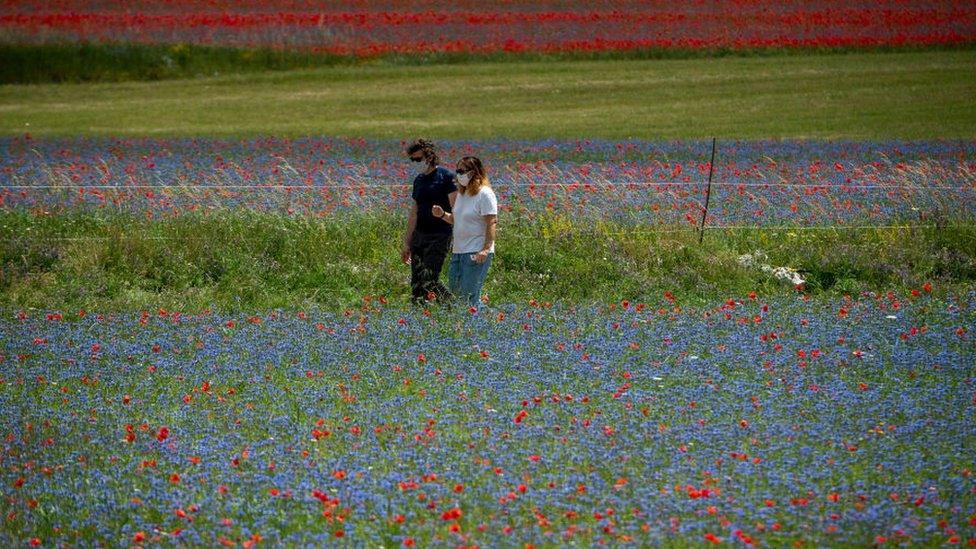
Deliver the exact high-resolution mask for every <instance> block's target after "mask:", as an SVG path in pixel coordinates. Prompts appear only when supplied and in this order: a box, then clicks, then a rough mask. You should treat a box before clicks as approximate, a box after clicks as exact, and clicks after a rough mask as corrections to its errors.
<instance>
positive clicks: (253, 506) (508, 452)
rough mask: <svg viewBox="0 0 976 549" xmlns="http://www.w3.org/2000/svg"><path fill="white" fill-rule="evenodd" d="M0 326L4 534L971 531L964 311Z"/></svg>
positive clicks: (484, 538) (744, 535) (203, 541)
mask: <svg viewBox="0 0 976 549" xmlns="http://www.w3.org/2000/svg"><path fill="white" fill-rule="evenodd" d="M933 291H935V292H938V288H935V289H934V290H933V288H932V287H931V286H930V285H925V286H924V287H922V288H918V289H915V290H913V291H912V292H910V293H907V294H905V295H895V294H893V293H888V294H865V295H862V296H858V297H856V298H854V299H844V300H822V299H821V300H818V299H804V298H802V297H796V298H774V299H772V300H766V299H764V298H763V297H762V296H756V295H755V294H751V295H749V296H742V297H741V298H731V299H729V300H727V301H726V302H724V303H719V304H717V305H716V306H715V307H711V308H705V309H695V308H693V307H687V306H683V305H682V302H683V297H684V296H675V295H672V294H670V293H667V294H665V295H664V296H663V297H662V298H660V299H658V300H656V302H654V303H627V302H622V303H620V302H618V303H612V304H608V305H605V306H601V307H594V308H585V309H584V308H580V309H565V308H560V307H553V306H551V305H548V304H544V303H536V302H534V301H533V302H532V303H529V304H522V305H506V306H501V307H498V308H494V309H491V310H490V311H489V310H484V311H482V313H480V314H470V313H467V312H457V313H449V312H445V311H440V312H438V311H434V312H433V313H425V314H422V313H421V312H420V311H417V310H415V311H404V310H401V309H400V308H399V307H398V306H394V305H392V304H387V303H386V302H387V300H386V298H383V297H377V296H366V297H365V298H364V299H363V302H362V307H361V308H359V309H358V310H348V311H346V312H345V313H344V314H337V315H334V314H329V313H306V312H302V311H296V312H271V313H269V314H261V315H256V316H248V315H244V316H222V315H218V314H212V313H209V312H206V311H205V312H204V313H202V314H200V315H181V314H180V313H177V312H172V311H164V310H159V311H146V312H143V313H142V314H141V315H139V314H135V315H131V314H126V315H96V314H94V313H85V312H84V311H78V312H70V313H68V312H65V313H63V314H62V313H47V314H44V313H40V312H30V313H26V312H21V313H18V314H17V315H15V316H14V317H9V318H6V319H4V320H3V321H2V322H3V333H4V334H7V335H5V336H4V341H3V349H2V350H0V360H2V365H3V370H2V372H3V375H2V377H0V402H2V404H3V409H4V410H5V416H6V418H5V421H4V425H3V433H2V434H3V436H4V446H3V448H4V450H3V461H4V467H3V469H2V470H0V483H2V485H3V487H4V493H5V497H4V498H3V501H2V503H0V507H2V509H3V513H4V515H5V519H4V526H3V528H2V529H0V540H2V542H3V544H4V545H5V546H15V545H19V544H27V543H37V544H42V545H44V546H55V545H61V544H71V545H109V546H119V545H129V544H137V545H138V544H143V543H149V544H155V543H163V544H167V545H170V544H191V545H209V546H214V545H218V544H225V545H235V544H240V545H242V546H245V547H250V546H253V545H256V544H258V543H260V544H266V543H267V544H272V545H274V544H281V543H287V544H302V545H304V544H315V545H323V544H331V543H333V542H335V543H339V544H342V543H343V542H344V541H345V540H342V539H340V538H343V537H345V538H346V540H350V541H351V542H352V544H353V545H358V546H361V545H364V544H367V543H368V544H370V545H375V544H380V545H385V546H388V547H392V546H401V545H402V546H412V545H417V546H459V545H460V546H472V545H515V544H516V542H517V544H518V545H521V544H522V543H526V544H532V545H536V546H547V545H584V546H586V545H592V544H596V543H612V544H614V545H624V546H640V545H645V544H649V543H665V544H667V543H669V542H674V541H675V540H685V541H684V542H682V544H684V543H695V544H707V543H708V542H712V543H727V544H732V545H739V546H757V547H758V546H776V547H780V546H788V545H793V546H804V545H812V546H818V545H820V546H822V545H867V544H871V543H877V544H879V545H882V544H886V543H890V544H895V545H897V544H907V543H912V544H922V545H926V546H932V545H941V544H963V543H969V544H970V545H972V544H973V543H976V481H974V478H973V468H974V465H976V464H974V462H973V455H974V453H973V450H974V448H976V428H974V423H973V420H974V414H976V378H974V370H973V364H974V361H973V359H974V356H976V353H974V351H976V347H974V343H973V340H972V334H973V329H974V326H976V317H974V316H973V305H974V303H973V299H974V298H976V296H973V295H968V296H963V297H960V298H955V299H943V298H935V297H933V295H934V294H932V293H930V292H933Z"/></svg>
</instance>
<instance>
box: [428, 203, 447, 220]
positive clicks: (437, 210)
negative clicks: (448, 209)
mask: <svg viewBox="0 0 976 549" xmlns="http://www.w3.org/2000/svg"><path fill="white" fill-rule="evenodd" d="M430 213H431V214H433V216H434V217H436V218H438V219H439V218H441V217H444V208H441V207H440V206H438V205H437V204H434V207H433V208H431V209H430Z"/></svg>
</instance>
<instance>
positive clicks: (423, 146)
mask: <svg viewBox="0 0 976 549" xmlns="http://www.w3.org/2000/svg"><path fill="white" fill-rule="evenodd" d="M417 151H421V152H423V153H424V159H425V160H427V162H428V163H430V164H433V165H434V166H437V165H438V164H440V163H441V158H440V157H439V156H437V146H436V145H434V143H433V142H432V141H428V140H426V139H418V140H416V141H414V142H413V143H411V144H410V146H409V147H407V154H413V153H415V152H417Z"/></svg>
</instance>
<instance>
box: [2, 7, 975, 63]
mask: <svg viewBox="0 0 976 549" xmlns="http://www.w3.org/2000/svg"><path fill="white" fill-rule="evenodd" d="M974 40H976V6H973V5H972V4H970V3H966V2H953V1H938V0H936V1H925V2H904V1H886V2H846V1H841V0H819V1H816V2H801V1H797V0H792V1H786V2H772V1H768V0H761V1H747V0H722V1H718V2H708V3H700V2H694V3H687V4H677V5H676V4H675V3H671V2H664V1H660V0H657V1H649V2H636V1H630V2H587V3H577V2H566V1H560V0H549V1H544V2H531V3H519V2H507V1H502V0H489V1H485V2H475V1H473V0H464V1H460V2H453V1H452V2H447V1H443V0H441V1H436V2H429V3H424V4H423V5H419V4H414V3H408V2H403V1H385V2H384V1H360V2H341V3H340V2H310V1H298V0H275V1H273V2H255V1H248V2H228V1H226V0H215V1H204V0H172V1H167V2H148V1H137V2H121V1H92V0H87V1H86V0H77V1H60V2H38V1H20V0H9V1H6V2H3V3H2V12H0V41H3V42H6V43H26V44H43V43H52V42H58V43H60V42H68V43H77V42H83V43H89V42H93V43H102V42H132V43H140V44H173V43H189V44H207V45H223V46H236V47H274V48H297V49H304V50H312V51H317V52H324V53H331V54H339V55H354V56H374V55H382V54H388V53H407V54H414V53H432V52H462V53H494V52H543V53H554V52H572V51H621V50H623V51H626V50H635V49H674V48H680V49H702V48H705V49H714V48H731V49H740V48H767V47H786V48H811V47H812V48H823V47H828V48H836V47H864V46H904V45H916V46H918V45H946V44H964V43H970V42H973V41H974Z"/></svg>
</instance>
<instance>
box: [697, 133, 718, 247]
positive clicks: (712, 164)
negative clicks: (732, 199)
mask: <svg viewBox="0 0 976 549" xmlns="http://www.w3.org/2000/svg"><path fill="white" fill-rule="evenodd" d="M714 171H715V138H714V137H713V138H712V159H711V160H710V161H709V162H708V189H707V190H706V191H705V209H704V210H702V220H701V228H699V229H698V244H699V245H700V244H701V243H702V239H704V238H705V218H706V217H707V216H708V202H709V200H710V199H711V198H712V173H713V172H714Z"/></svg>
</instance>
